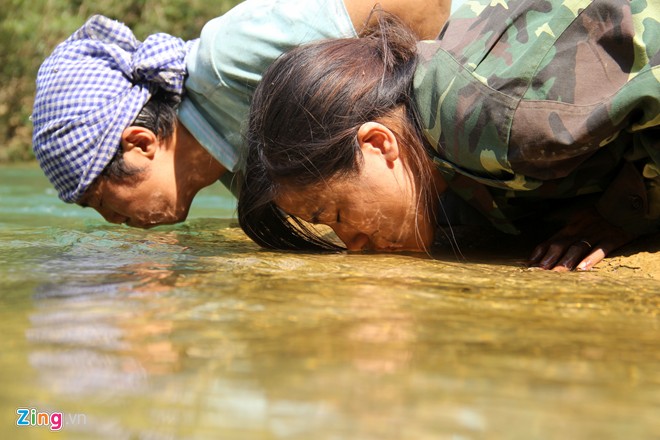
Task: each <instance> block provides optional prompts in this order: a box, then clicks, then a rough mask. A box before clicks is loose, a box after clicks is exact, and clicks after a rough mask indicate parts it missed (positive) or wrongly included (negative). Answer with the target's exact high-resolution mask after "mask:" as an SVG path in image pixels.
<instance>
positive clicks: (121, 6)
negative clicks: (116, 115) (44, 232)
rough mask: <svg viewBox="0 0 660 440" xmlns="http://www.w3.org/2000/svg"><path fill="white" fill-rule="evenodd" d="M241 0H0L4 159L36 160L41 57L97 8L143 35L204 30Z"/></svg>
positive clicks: (0, 153) (0, 142) (0, 145)
mask: <svg viewBox="0 0 660 440" xmlns="http://www.w3.org/2000/svg"><path fill="white" fill-rule="evenodd" d="M237 3H240V0H2V2H1V4H0V75H1V77H2V81H0V163H1V162H12V161H26V160H32V159H33V154H32V149H31V136H32V125H31V123H30V114H31V112H32V103H33V98H34V89H35V85H34V82H35V78H36V75H37V70H38V69H39V65H40V64H41V62H42V61H43V60H44V58H46V57H47V56H48V54H50V53H51V52H52V50H53V49H54V48H55V46H56V45H57V44H59V43H60V42H62V41H64V40H65V39H66V38H67V37H68V36H69V35H70V34H71V33H73V32H74V31H75V30H76V29H78V28H79V27H80V26H81V25H82V24H83V23H84V22H85V20H86V19H87V18H88V17H89V16H91V15H94V14H103V15H107V16H109V17H112V18H115V19H117V20H120V21H123V22H124V23H126V24H127V25H128V26H129V27H130V28H131V29H133V31H134V32H135V35H136V36H137V38H138V39H140V40H143V39H144V38H145V37H146V36H147V35H149V34H152V33H155V32H167V33H169V34H172V35H176V36H178V37H181V38H183V39H185V40H189V39H193V38H196V37H198V36H199V33H200V31H201V29H202V27H203V26H204V23H206V22H207V21H208V20H210V19H211V18H214V17H217V16H219V15H222V14H223V13H225V12H226V11H227V10H229V9H230V8H231V7H232V6H234V5H235V4H237Z"/></svg>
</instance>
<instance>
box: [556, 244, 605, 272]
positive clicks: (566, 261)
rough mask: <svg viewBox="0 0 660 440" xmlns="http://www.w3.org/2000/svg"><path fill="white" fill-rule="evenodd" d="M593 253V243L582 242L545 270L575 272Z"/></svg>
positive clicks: (567, 250)
mask: <svg viewBox="0 0 660 440" xmlns="http://www.w3.org/2000/svg"><path fill="white" fill-rule="evenodd" d="M592 253H593V252H592V246H591V243H589V242H588V241H587V240H580V241H578V242H577V243H573V244H572V245H571V246H570V247H569V248H568V249H566V252H565V253H564V254H563V255H562V256H561V258H560V259H559V260H558V261H556V262H555V263H554V264H553V266H552V267H544V269H552V270H555V271H558V272H565V271H569V270H573V269H575V268H576V267H577V266H578V263H581V262H582V261H584V258H585V256H586V257H587V258H588V256H589V255H592ZM603 257H604V256H603ZM601 260H602V258H601ZM599 261H600V260H599ZM596 263H597V262H596ZM596 263H593V264H596Z"/></svg>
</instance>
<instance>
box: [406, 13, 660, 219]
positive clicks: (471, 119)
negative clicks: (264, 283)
mask: <svg viewBox="0 0 660 440" xmlns="http://www.w3.org/2000/svg"><path fill="white" fill-rule="evenodd" d="M659 16H660V2H658V1H657V0H653V1H647V0H630V1H628V0H593V1H591V0H508V1H507V0H499V1H490V0H485V1H467V2H466V3H465V5H464V6H463V7H462V8H460V9H459V10H458V11H457V12H456V13H455V14H454V15H453V16H452V17H451V19H450V22H449V23H448V24H447V26H445V28H444V29H443V33H442V34H441V36H440V38H441V40H440V41H438V42H433V43H431V42H427V43H421V44H420V67H419V69H418V75H417V76H416V78H415V92H416V100H417V104H418V107H419V110H420V114H421V115H422V121H423V124H424V125H425V128H426V135H427V138H428V139H429V141H430V142H431V143H432V144H433V145H434V146H436V148H437V151H438V159H437V161H438V163H439V164H440V165H441V168H445V169H451V171H452V173H450V174H453V175H456V174H460V175H462V176H464V177H468V178H469V179H470V180H473V181H476V182H478V183H479V184H481V185H484V186H486V187H488V188H489V190H488V194H489V195H490V196H491V199H492V200H481V201H480V202H478V203H476V205H480V206H482V207H488V210H489V211H491V212H495V211H500V212H496V214H495V217H501V216H502V213H504V216H505V217H510V215H509V214H508V213H507V212H506V211H507V209H506V199H512V198H517V197H524V198H527V199H532V198H537V199H561V198H570V197H574V196H576V195H583V194H596V193H602V194H603V196H602V199H601V201H600V202H599V203H598V205H597V207H598V209H599V210H600V211H601V213H602V214H603V215H604V216H606V217H607V218H608V219H611V220H612V222H613V223H615V224H617V225H621V226H626V227H628V228H631V229H634V230H638V229H639V228H643V229H644V230H645V231H647V230H648V231H651V230H657V229H658V223H659V222H658V217H660V215H659V214H656V212H657V211H660V190H658V189H657V188H658V187H659V186H660V185H658V183H656V179H657V176H658V175H660V136H659V131H658V130H659V129H658V127H659V125H660V70H659V67H658V64H659V61H660V55H659V54H658V52H659V51H658V49H659V47H660V25H659V23H658V17H659ZM628 164H630V165H628ZM459 191H460V189H459ZM468 192H469V193H470V194H478V193H479V194H483V191H481V192H479V191H476V190H474V189H472V190H470V191H468ZM487 214H488V213H487ZM501 229H502V228H501Z"/></svg>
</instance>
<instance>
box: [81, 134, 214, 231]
mask: <svg viewBox="0 0 660 440" xmlns="http://www.w3.org/2000/svg"><path fill="white" fill-rule="evenodd" d="M121 148H122V152H123V154H122V158H123V161H124V163H125V165H126V167H127V168H128V169H131V170H133V169H135V170H140V171H139V172H138V173H137V174H136V175H133V176H129V177H122V178H119V177H110V176H105V175H101V176H99V177H98V178H97V179H96V181H95V182H94V183H93V184H92V186H91V187H90V188H89V189H88V190H87V191H86V192H85V194H84V195H83V197H82V199H81V200H80V201H79V202H78V204H79V205H81V206H83V207H90V208H94V209H95V210H96V211H98V212H99V214H101V215H102V216H103V218H104V219H106V220H107V221H109V222H111V223H125V224H127V225H129V226H135V227H138V228H151V227H154V226H158V225H166V224H171V223H178V222H182V221H184V220H185V219H186V217H187V216H188V211H189V210H190V205H191V204H192V201H193V199H194V198H195V195H196V194H197V193H198V192H199V190H200V189H202V188H204V187H206V186H209V185H211V184H212V183H214V182H216V181H217V180H218V179H219V178H220V176H221V175H222V174H223V173H224V172H225V171H226V170H225V169H224V168H223V166H222V165H221V164H220V163H218V162H217V161H216V160H215V159H213V157H212V156H211V155H210V154H209V153H208V152H207V151H206V150H205V149H204V148H203V147H202V146H201V145H200V144H199V143H198V142H197V141H196V140H195V139H194V138H193V137H192V135H191V134H190V133H189V132H188V130H186V129H185V127H183V126H182V125H180V124H177V126H176V127H175V131H174V135H173V136H172V138H171V139H170V140H166V141H162V142H161V141H160V140H159V139H158V138H157V136H156V135H154V134H153V132H151V131H150V130H147V129H144V128H141V127H135V126H131V127H128V128H127V129H126V130H124V133H123V135H122V144H121Z"/></svg>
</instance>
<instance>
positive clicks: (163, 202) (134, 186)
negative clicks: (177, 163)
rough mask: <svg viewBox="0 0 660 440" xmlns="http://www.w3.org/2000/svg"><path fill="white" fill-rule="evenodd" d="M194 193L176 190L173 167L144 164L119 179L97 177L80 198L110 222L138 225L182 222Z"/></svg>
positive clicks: (83, 204) (86, 205)
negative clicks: (137, 172) (127, 175)
mask: <svg viewBox="0 0 660 440" xmlns="http://www.w3.org/2000/svg"><path fill="white" fill-rule="evenodd" d="M194 196H195V193H191V192H190V191H179V189H178V188H177V184H176V179H175V176H174V172H173V167H172V166H170V167H152V166H150V167H148V168H146V169H144V170H142V171H141V172H140V173H139V174H137V175H135V176H131V177H125V178H123V179H119V178H113V177H106V176H100V177H99V178H98V179H97V180H96V181H95V182H94V184H93V185H92V186H91V187H90V188H89V190H88V191H87V192H86V193H85V196H84V197H83V199H82V200H81V201H80V205H81V206H84V207H90V208H94V209H95V210H96V211H98V213H99V214H101V215H102V216H103V218H104V219H105V220H107V221H109V222H110V223H125V224H127V225H129V226H135V227H139V228H150V227H154V226H158V225H164V224H171V223H177V222H182V221H184V220H185V219H186V217H187V216H188V211H189V210H190V205H191V204H192V200H193V198H194Z"/></svg>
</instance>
